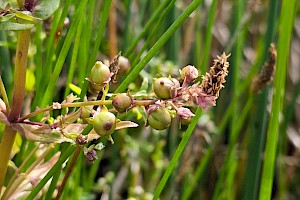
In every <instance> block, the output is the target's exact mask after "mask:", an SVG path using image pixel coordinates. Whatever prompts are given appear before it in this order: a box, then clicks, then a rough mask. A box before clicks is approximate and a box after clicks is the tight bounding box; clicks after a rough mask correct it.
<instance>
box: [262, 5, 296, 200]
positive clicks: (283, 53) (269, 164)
mask: <svg viewBox="0 0 300 200" xmlns="http://www.w3.org/2000/svg"><path fill="white" fill-rule="evenodd" d="M295 8H296V0H290V1H283V2H282V7H281V16H280V24H279V38H278V60H277V65H276V73H275V78H274V92H273V100H272V109H271V116H270V122H269V126H268V135H267V141H266V148H265V155H264V158H265V159H264V163H263V170H262V179H261V184H260V193H259V199H260V200H269V199H271V192H272V185H273V179H274V170H275V165H276V162H275V161H276V154H277V144H278V135H279V121H280V120H279V115H280V113H281V111H282V106H283V101H284V94H285V80H286V70H287V62H288V58H289V51H290V42H291V36H292V28H293V24H294V17H295V16H294V13H295Z"/></svg>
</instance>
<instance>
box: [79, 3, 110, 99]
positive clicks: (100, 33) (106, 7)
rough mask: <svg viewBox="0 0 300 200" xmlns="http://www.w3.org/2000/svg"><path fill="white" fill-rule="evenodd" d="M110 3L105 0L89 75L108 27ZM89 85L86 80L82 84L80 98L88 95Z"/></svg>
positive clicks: (88, 68) (88, 69) (89, 63)
mask: <svg viewBox="0 0 300 200" xmlns="http://www.w3.org/2000/svg"><path fill="white" fill-rule="evenodd" d="M110 5H111V0H107V1H104V5H103V9H102V15H101V22H100V25H99V28H98V31H97V38H96V41H95V44H94V48H93V51H92V53H91V55H90V57H89V58H90V59H89V60H88V64H87V66H86V69H87V71H86V72H85V73H86V74H85V75H87V76H89V75H90V71H91V68H92V66H93V65H94V62H95V60H96V56H97V53H98V50H99V47H100V44H101V41H102V38H103V33H104V30H105V27H106V23H107V19H108V16H109V11H110V9H109V8H110ZM87 86H88V82H87V81H85V82H84V84H83V86H82V90H81V94H80V99H81V100H83V98H84V96H85V95H86V91H87Z"/></svg>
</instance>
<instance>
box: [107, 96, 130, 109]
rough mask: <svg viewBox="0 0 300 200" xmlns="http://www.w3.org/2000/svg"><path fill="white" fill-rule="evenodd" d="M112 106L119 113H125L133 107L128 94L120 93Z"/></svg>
mask: <svg viewBox="0 0 300 200" xmlns="http://www.w3.org/2000/svg"><path fill="white" fill-rule="evenodd" d="M112 105H113V106H114V108H115V109H116V110H117V111H118V112H119V113H123V112H125V111H126V110H127V109H128V108H130V106H131V105H132V99H131V97H130V96H128V95H127V94H126V93H120V94H117V95H116V96H115V98H114V99H113V101H112Z"/></svg>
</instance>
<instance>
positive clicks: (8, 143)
mask: <svg viewBox="0 0 300 200" xmlns="http://www.w3.org/2000/svg"><path fill="white" fill-rule="evenodd" d="M29 42H30V30H24V31H20V32H19V36H18V42H17V50H16V66H15V73H14V90H13V101H12V106H11V111H10V113H9V116H8V120H9V121H10V122H13V121H16V120H17V119H18V118H19V117H20V113H21V111H22V105H23V100H24V96H25V82H26V67H27V55H28V47H29ZM15 137H16V131H14V130H13V129H12V127H10V126H6V127H5V130H4V134H3V137H2V140H1V144H0V152H1V153H0V189H1V188H2V186H3V184H4V179H5V175H6V170H7V164H8V161H9V156H10V152H11V150H12V147H13V144H14V141H15Z"/></svg>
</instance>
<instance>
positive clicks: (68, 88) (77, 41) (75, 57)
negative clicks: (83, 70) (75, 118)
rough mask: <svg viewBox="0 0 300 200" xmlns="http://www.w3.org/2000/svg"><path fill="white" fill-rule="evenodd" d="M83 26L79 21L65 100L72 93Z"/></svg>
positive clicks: (81, 21)
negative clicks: (70, 85) (71, 85)
mask: <svg viewBox="0 0 300 200" xmlns="http://www.w3.org/2000/svg"><path fill="white" fill-rule="evenodd" d="M82 24H83V20H82V19H81V20H79V24H78V27H77V31H76V36H75V41H74V47H73V52H72V59H71V64H70V68H69V73H68V78H67V83H66V90H65V94H64V99H65V98H66V96H67V95H68V94H69V93H70V87H69V84H70V83H72V80H73V76H74V71H75V65H76V60H77V54H78V49H79V46H80V37H81V30H82Z"/></svg>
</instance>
